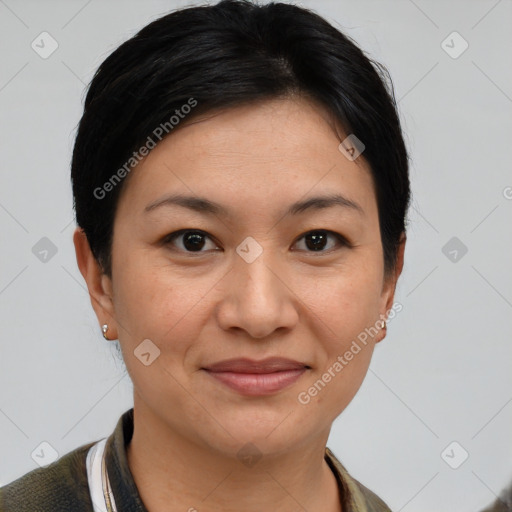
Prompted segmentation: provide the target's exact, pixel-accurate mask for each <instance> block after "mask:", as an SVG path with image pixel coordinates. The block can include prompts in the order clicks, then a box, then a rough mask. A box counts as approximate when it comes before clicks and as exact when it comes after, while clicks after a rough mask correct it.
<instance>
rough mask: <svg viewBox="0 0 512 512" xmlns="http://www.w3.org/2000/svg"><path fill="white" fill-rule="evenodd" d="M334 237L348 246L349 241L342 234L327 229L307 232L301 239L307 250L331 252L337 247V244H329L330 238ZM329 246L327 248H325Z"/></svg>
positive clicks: (341, 243) (340, 243) (339, 242)
mask: <svg viewBox="0 0 512 512" xmlns="http://www.w3.org/2000/svg"><path fill="white" fill-rule="evenodd" d="M330 238H334V239H335V240H336V241H337V243H338V245H342V246H346V245H348V243H347V241H346V240H345V238H344V237H342V236H341V235H340V234H338V233H335V232H333V231H328V230H325V229H317V230H314V231H309V232H308V233H305V234H304V235H303V236H302V237H301V238H299V241H300V240H304V243H305V246H306V251H307V252H329V251H330V250H331V249H333V248H335V247H336V244H334V245H333V244H332V243H331V244H330V245H329V239H330ZM326 247H327V250H325V249H326Z"/></svg>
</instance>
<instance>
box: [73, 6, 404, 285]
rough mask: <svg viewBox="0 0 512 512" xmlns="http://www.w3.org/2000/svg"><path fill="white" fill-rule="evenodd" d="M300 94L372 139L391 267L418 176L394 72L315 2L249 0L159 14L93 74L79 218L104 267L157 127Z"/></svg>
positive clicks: (82, 140)
mask: <svg viewBox="0 0 512 512" xmlns="http://www.w3.org/2000/svg"><path fill="white" fill-rule="evenodd" d="M295 94H303V95H306V96H307V97H309V98H312V99H313V100H316V102H318V104H320V105H321V106H323V107H324V108H325V109H327V111H328V112H329V113H330V114H331V115H332V116H333V117H334V119H335V120H336V121H337V122H338V123H339V124H340V125H341V126H342V127H343V130H344V131H345V132H346V134H347V135H348V134H353V135H355V136H356V137H357V139H359V140H360V141H362V142H363V143H364V145H365V150H364V153H363V154H362V155H361V156H360V158H363V157H364V160H365V161H366V162H367V163H368V165H369V167H370V171H371V174H372V178H373V183H374V186H375V191H376V197H377V206H378V211H379V224H380V232H381V240H382V246H383V253H384V269H385V272H386V275H388V274H389V273H391V272H392V271H393V270H394V268H395V265H396V261H397V254H398V253H397V251H398V246H399V243H400V241H401V235H402V233H405V226H406V215H407V210H408V207H409V202H410V183H409V161H408V160H409V157H408V153H407V149H406V146H405V143H404V140H403V134H402V129H401V125H400V120H399V115H398V112H397V104H396V100H395V95H394V90H393V83H392V80H391V77H390V76H389V72H388V71H387V69H386V68H385V67H384V66H383V65H382V64H380V63H378V62H375V61H374V60H372V59H371V58H370V57H368V56H366V55H365V53H364V52H363V51H362V50H361V49H360V48H359V47H358V46H357V45H356V44H355V43H354V42H353V41H352V39H350V38H349V37H348V36H347V35H345V34H343V33H342V32H341V31H340V30H338V29H337V28H335V27H334V26H332V25H331V24H330V23H329V22H328V21H326V20H325V19H324V18H322V17H321V16H319V15H318V14H316V13H314V12H313V11H311V10H309V9H305V8H302V7H299V6H296V5H292V4H285V3H281V2H270V3H267V4H264V5H259V4H256V3H254V2H251V1H248V0H222V1H220V2H218V3H217V4H214V5H204V6H197V7H189V8H185V9H180V10H176V11H173V12H171V13H169V14H166V15H164V16H163V17H160V18H158V19H156V20H155V21H152V22H151V23H149V24H148V25H147V26H145V27H144V28H142V29H141V30H140V31H139V32H138V33H137V34H136V35H134V36H133V37H132V38H131V39H129V40H127V41H126V42H124V43H123V44H121V45H120V46H119V47H118V48H117V49H116V50H115V51H113V53H111V54H110V55H109V56H108V57H107V58H106V59H105V60H104V61H103V63H102V64H101V65H100V67H99V68H98V70H97V71H96V73H95V75H94V77H93V79H92V80H91V83H90V84H89V88H88V91H87V95H86V99H85V106H84V113H83V116H82V118H81V120H80V123H79V125H78V130H77V135H76V140H75V145H74V149H73V156H72V163H71V181H72V187H73V197H74V208H75V211H76V222H77V225H78V226H79V227H81V228H82V229H83V231H84V232H85V235H86V236H87V240H88V242H89V245H90V247H91V251H92V253H93V255H94V256H95V258H96V260H97V261H98V263H99V264H100V265H101V268H102V271H103V272H104V273H105V274H107V275H108V276H111V275H112V273H111V272H112V267H111V250H112V239H113V225H114V218H115V212H116V206H117V203H118V199H119V194H120V192H121V190H122V187H123V184H124V183H125V182H126V178H125V176H127V174H128V172H129V171H130V169H131V168H132V167H134V166H135V165H136V163H137V159H138V158H140V150H141V148H143V147H145V146H146V147H151V145H150V144H149V142H148V141H149V140H150V139H151V140H152V141H153V142H154V138H158V139H160V138H161V135H163V134H164V132H165V135H167V134H168V133H169V134H172V129H173V128H174V126H176V125H179V118H178V116H179V117H180V118H183V116H182V115H179V114H186V120H187V121H188V120H190V119H192V118H194V117H195V116H198V115H201V114H204V113H208V112H209V111H213V110H215V109H224V108H232V107H236V106H241V105H244V104H248V103H254V102H256V101H262V100H268V99H275V98H283V97H289V96H293V95H295ZM172 118H175V119H174V120H173V119H172ZM176 120H177V122H176ZM158 130H159V131H158ZM155 132H156V133H158V134H159V137H157V136H156V134H155ZM123 178H124V179H123Z"/></svg>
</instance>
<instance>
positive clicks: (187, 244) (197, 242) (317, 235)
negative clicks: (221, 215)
mask: <svg viewBox="0 0 512 512" xmlns="http://www.w3.org/2000/svg"><path fill="white" fill-rule="evenodd" d="M329 238H334V239H336V240H337V243H338V245H341V246H348V245H349V244H348V242H347V241H346V239H345V238H344V237H343V236H341V235H340V234H338V233H335V232H333V231H327V230H325V229H317V230H314V231H309V232H307V233H305V234H304V235H302V236H301V237H300V238H299V239H298V240H297V242H295V243H296V244H298V243H299V241H301V240H304V242H305V245H306V251H308V252H327V250H329V249H332V248H333V247H335V246H336V243H334V245H332V244H331V247H327V250H325V249H326V244H327V241H328V240H329ZM177 239H181V240H182V242H181V244H178V245H179V247H178V248H179V249H180V250H182V251H185V252H206V251H203V250H202V249H203V248H204V247H205V245H207V244H206V242H205V240H206V239H209V240H211V241H212V238H211V237H210V236H209V235H207V234H206V233H205V232H204V231H200V230H190V229H188V230H186V229H183V230H181V231H176V232H175V233H171V234H170V235H168V236H167V237H166V238H165V240H164V243H165V244H173V243H174V242H175V240H177ZM212 242H213V241H212ZM180 245H181V246H180ZM212 245H213V249H214V250H215V248H217V246H216V245H215V244H214V243H212Z"/></svg>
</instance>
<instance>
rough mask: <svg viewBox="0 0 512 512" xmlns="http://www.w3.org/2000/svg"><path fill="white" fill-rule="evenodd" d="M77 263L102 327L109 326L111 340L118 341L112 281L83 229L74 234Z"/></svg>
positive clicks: (78, 228)
mask: <svg viewBox="0 0 512 512" xmlns="http://www.w3.org/2000/svg"><path fill="white" fill-rule="evenodd" d="M73 243H74V245H75V253H76V262H77V264H78V268H79V269H80V272H81V274H82V276H83V277H84V279H85V282H86V283H87V288H88V289H89V296H90V298H91V304H92V307H93V309H94V311H95V313H96V316H97V318H98V322H99V323H100V325H103V324H108V336H109V339H117V324H116V321H115V312H114V303H113V301H112V280H111V279H110V278H109V277H108V276H107V275H106V274H104V273H103V270H102V269H101V266H100V264H99V263H98V262H97V260H96V258H95V257H94V255H93V253H92V251H91V248H90V246H89V241H88V240H87V237H86V235H85V233H84V231H83V229H82V228H80V227H77V228H76V229H75V232H74V233H73Z"/></svg>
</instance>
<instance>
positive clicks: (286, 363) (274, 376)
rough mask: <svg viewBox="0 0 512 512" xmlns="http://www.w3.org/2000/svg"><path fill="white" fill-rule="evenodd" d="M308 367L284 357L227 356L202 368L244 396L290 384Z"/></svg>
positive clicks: (264, 393)
mask: <svg viewBox="0 0 512 512" xmlns="http://www.w3.org/2000/svg"><path fill="white" fill-rule="evenodd" d="M310 369H311V367H310V366H309V365H307V364H305V363H301V362H299V361H294V360H292V359H284V358H277V357H273V358H268V359H265V360H262V361H254V360H251V359H245V358H243V359H229V360H226V361H220V362H218V363H214V364H212V365H209V366H206V367H204V368H202V370H204V371H205V372H206V373H207V374H208V375H210V376H211V377H213V378H214V379H215V380H216V381H218V382H220V383H221V384H224V385H225V386H227V387H229V388H230V389H233V390H234V391H237V392H238V393H240V394H242V395H247V396H266V395H271V394H274V393H277V392H278V391H281V390H283V389H285V388H287V387H289V386H291V385H292V384H294V383H295V382H296V381H297V380H298V379H299V378H300V377H301V376H302V375H303V374H304V373H305V372H306V371H307V370H310Z"/></svg>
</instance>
